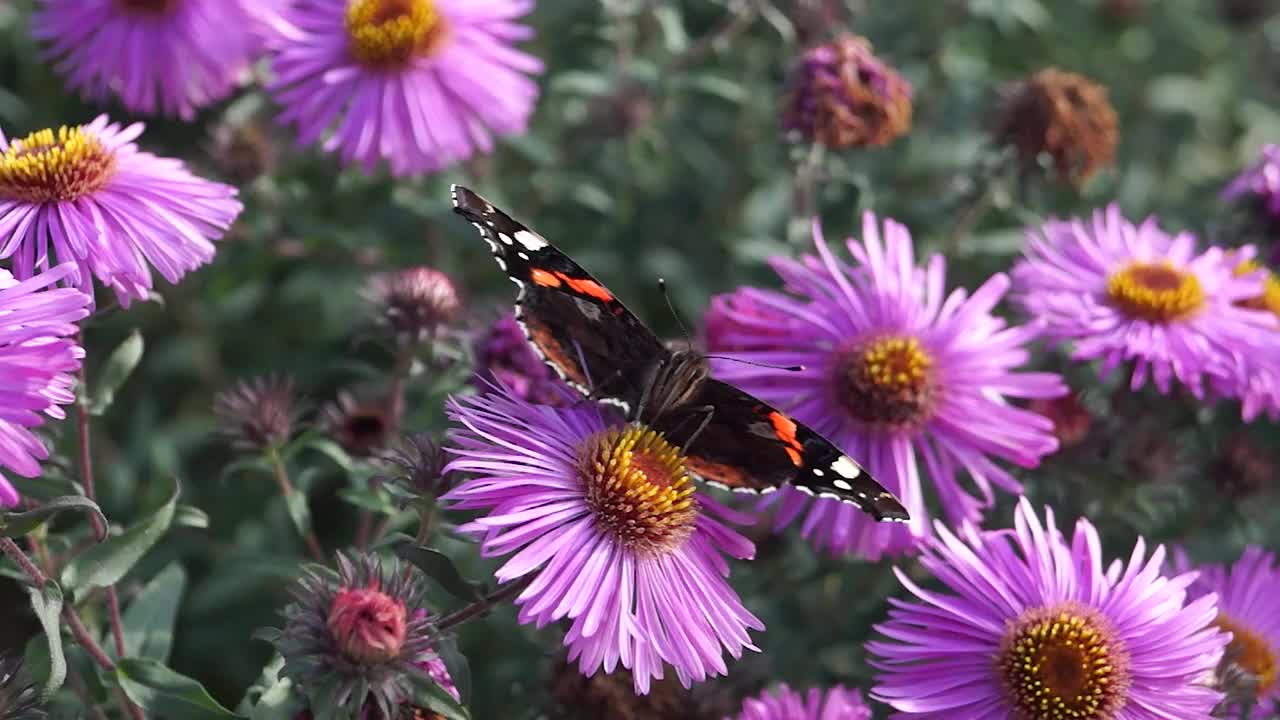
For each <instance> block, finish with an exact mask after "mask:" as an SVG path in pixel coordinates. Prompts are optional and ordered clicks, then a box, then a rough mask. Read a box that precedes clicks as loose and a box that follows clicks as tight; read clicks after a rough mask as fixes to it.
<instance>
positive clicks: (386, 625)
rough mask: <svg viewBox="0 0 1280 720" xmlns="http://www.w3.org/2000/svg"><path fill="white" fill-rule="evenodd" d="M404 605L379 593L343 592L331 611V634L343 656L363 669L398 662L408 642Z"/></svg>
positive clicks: (372, 590)
mask: <svg viewBox="0 0 1280 720" xmlns="http://www.w3.org/2000/svg"><path fill="white" fill-rule="evenodd" d="M405 618H406V612H405V607H404V605H403V604H402V603H401V602H399V601H398V600H396V599H394V598H392V597H390V596H388V595H386V594H385V593H383V592H381V591H379V590H378V588H377V586H374V585H371V586H369V587H367V588H356V589H352V588H343V589H342V590H339V591H338V594H337V595H335V596H334V598H333V604H332V605H331V606H330V608H329V622H328V626H329V632H330V633H332V634H333V640H334V642H335V643H336V644H337V646H338V649H339V650H341V651H342V654H343V655H346V656H347V658H349V659H350V660H352V661H353V662H356V663H360V664H363V665H375V664H378V663H384V662H389V661H392V660H395V659H396V658H397V657H399V655H400V649H401V647H403V645H404V638H405V631H406V630H405V628H406V624H405Z"/></svg>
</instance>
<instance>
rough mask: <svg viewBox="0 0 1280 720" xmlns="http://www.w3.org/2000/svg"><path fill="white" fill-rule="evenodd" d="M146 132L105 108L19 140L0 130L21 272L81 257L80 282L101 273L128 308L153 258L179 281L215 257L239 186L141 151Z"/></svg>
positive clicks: (5, 228) (2, 193) (2, 214)
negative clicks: (83, 120) (74, 123)
mask: <svg viewBox="0 0 1280 720" xmlns="http://www.w3.org/2000/svg"><path fill="white" fill-rule="evenodd" d="M141 134H142V124H141V123H134V124H133V125H130V126H128V127H125V128H121V127H120V126H119V125H117V124H115V123H112V122H109V121H108V120H107V116H105V115H99V116H98V117H97V119H95V120H94V121H93V122H91V123H89V124H88V125H82V126H78V127H65V126H64V127H61V128H59V129H58V130H57V131H56V132H55V131H53V130H41V131H39V132H35V133H32V134H30V135H28V136H26V137H25V138H22V139H21V140H13V141H9V140H7V139H5V136H4V133H3V132H0V240H2V241H3V242H2V244H0V258H13V271H14V274H15V275H17V276H18V277H19V278H28V277H31V276H32V275H34V274H35V273H36V271H37V270H38V269H40V268H45V267H48V265H49V263H50V262H51V260H52V259H53V258H55V257H56V258H57V262H69V261H74V262H76V263H78V264H79V266H80V270H81V272H80V277H79V282H80V287H81V288H83V289H85V290H89V289H90V288H92V278H93V277H94V276H96V277H97V278H98V279H99V280H100V281H101V282H102V283H103V284H105V285H108V286H110V287H111V289H112V290H114V291H115V293H116V297H118V298H119V300H120V304H121V305H124V306H126V307H127V306H128V305H129V303H130V301H132V300H135V299H145V298H146V297H147V294H148V293H149V292H150V290H151V287H152V279H151V267H150V266H152V265H154V266H155V268H156V270H158V271H159V272H160V274H161V275H162V276H164V278H165V279H166V280H168V281H169V282H171V283H175V282H177V281H178V279H179V278H181V277H182V276H183V275H184V274H185V273H186V272H187V271H189V270H194V269H195V268H197V267H199V266H200V265H203V264H205V263H207V262H209V261H210V260H212V259H213V253H214V248H213V242H212V241H213V240H215V239H217V238H218V237H220V236H221V235H222V234H223V232H224V231H226V229H227V228H228V227H229V226H230V225H231V223H232V222H233V221H234V220H235V219H236V216H238V215H239V214H240V210H241V208H242V206H241V205H240V202H239V201H237V200H236V199H235V194H236V190H235V188H233V187H230V186H228V185H223V184H221V183H215V182H210V181H208V180H203V179H201V178H198V177H196V176H195V175H193V174H191V172H190V171H189V170H187V168H186V166H185V165H183V164H182V162H181V161H179V160H173V159H170V158H162V157H157V156H155V155H152V154H151V153H147V152H143V151H141V150H139V149H138V147H137V145H135V144H134V143H133V141H134V140H135V139H137V137H138V136H139V135H141Z"/></svg>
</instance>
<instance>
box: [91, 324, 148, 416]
mask: <svg viewBox="0 0 1280 720" xmlns="http://www.w3.org/2000/svg"><path fill="white" fill-rule="evenodd" d="M142 350H143V342H142V333H140V332H138V331H137V330H134V331H133V332H131V333H129V337H127V338H125V340H124V342H122V343H120V345H119V346H118V347H116V349H115V350H112V351H111V355H109V356H108V357H107V362H106V364H105V365H103V366H102V372H101V373H99V375H98V377H97V378H95V380H94V383H93V386H92V391H93V396H92V397H90V398H89V412H90V413H91V414H93V415H102V414H103V413H105V412H106V411H107V409H108V408H110V407H111V403H112V401H114V400H115V399H116V391H118V390H119V389H120V386H122V385H124V381H125V380H128V379H129V376H130V375H131V374H133V370H134V368H136V367H138V363H139V362H140V361H141V360H142Z"/></svg>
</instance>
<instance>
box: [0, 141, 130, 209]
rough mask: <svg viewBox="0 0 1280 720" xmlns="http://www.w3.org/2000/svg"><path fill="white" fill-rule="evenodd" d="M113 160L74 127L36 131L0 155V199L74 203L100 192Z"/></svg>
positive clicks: (100, 144) (108, 152)
mask: <svg viewBox="0 0 1280 720" xmlns="http://www.w3.org/2000/svg"><path fill="white" fill-rule="evenodd" d="M115 167H116V159H115V156H114V155H113V154H112V153H111V152H110V151H108V150H107V149H106V147H104V146H103V145H102V142H101V141H99V140H98V138H96V137H94V136H93V135H90V134H88V133H85V132H84V131H83V130H81V129H80V128H78V127H74V128H69V127H65V126H63V127H60V128H58V132H57V133H56V134H55V133H54V132H53V130H40V131H39V132H33V133H31V134H30V135H28V136H26V137H25V138H22V139H21V140H15V141H13V143H12V144H11V145H9V149H8V150H6V151H5V152H4V154H3V155H0V198H9V199H13V200H20V201H22V202H31V203H40V202H56V201H59V200H75V199H76V198H78V197H82V196H84V195H88V194H90V193H92V192H95V191H97V190H100V189H102V186H104V185H106V184H107V181H108V180H110V179H111V176H112V175H113V174H114V173H115Z"/></svg>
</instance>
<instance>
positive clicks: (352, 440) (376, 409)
mask: <svg viewBox="0 0 1280 720" xmlns="http://www.w3.org/2000/svg"><path fill="white" fill-rule="evenodd" d="M320 424H321V426H322V427H323V428H324V430H325V432H327V433H328V434H329V436H330V437H332V438H333V439H334V440H335V441H337V443H338V444H339V445H341V446H342V448H343V449H344V450H346V451H347V452H349V453H351V454H352V455H355V456H357V457H368V456H370V455H374V454H377V453H378V452H379V451H381V450H384V449H386V448H387V447H388V446H389V445H390V444H391V440H392V438H394V437H395V435H396V433H397V432H398V431H399V429H400V410H399V409H398V408H397V407H396V404H395V402H393V400H392V398H390V397H387V396H386V395H382V394H376V393H371V392H363V391H361V392H353V391H346V390H344V391H342V392H339V393H338V397H337V398H336V399H335V400H334V401H333V402H331V403H329V404H328V405H326V406H325V408H324V409H323V410H322V411H321V413H320Z"/></svg>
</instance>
